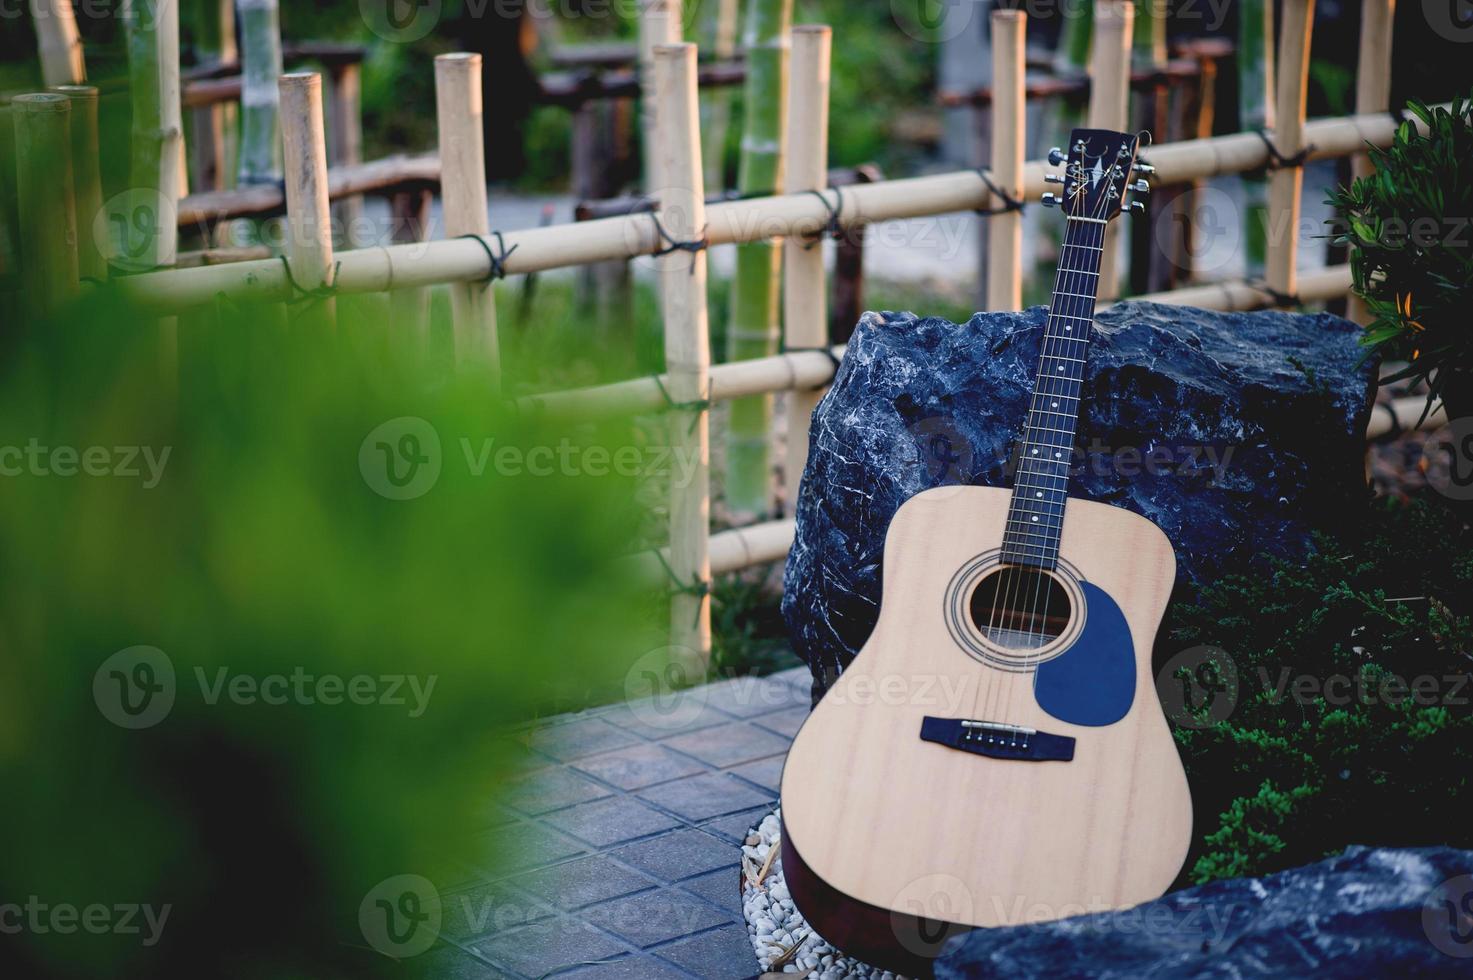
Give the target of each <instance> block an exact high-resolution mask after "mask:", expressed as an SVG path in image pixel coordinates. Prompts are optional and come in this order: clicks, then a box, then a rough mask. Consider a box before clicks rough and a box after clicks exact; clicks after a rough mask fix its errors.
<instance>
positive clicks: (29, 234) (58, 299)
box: [10, 92, 77, 316]
mask: <svg viewBox="0 0 1473 980" xmlns="http://www.w3.org/2000/svg"><path fill="white" fill-rule="evenodd" d="M10 112H11V115H12V116H13V117H14V125H15V169H16V192H17V197H18V200H19V204H20V234H21V241H22V242H23V248H21V250H20V252H21V255H20V258H21V268H22V271H23V273H24V290H23V292H24V296H25V298H24V302H25V304H26V309H27V311H28V312H29V313H31V314H32V315H33V316H45V315H48V314H51V313H55V312H56V311H57V310H58V309H60V308H61V307H62V306H64V305H65V304H66V303H67V302H69V301H70V300H71V299H72V297H74V296H75V295H76V293H77V215H76V210H75V204H74V202H73V197H72V168H71V138H72V136H71V125H70V123H71V104H70V101H69V100H68V99H67V97H66V96H65V95H60V94H57V93H55V92H47V93H38V94H31V95H18V96H16V97H15V99H14V100H13V101H12V102H11V104H10Z"/></svg>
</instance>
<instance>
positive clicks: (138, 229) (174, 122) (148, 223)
mask: <svg viewBox="0 0 1473 980" xmlns="http://www.w3.org/2000/svg"><path fill="white" fill-rule="evenodd" d="M122 9H123V23H124V25H125V29H126V33H127V43H128V91H129V94H130V96H131V100H132V108H133V128H132V139H131V156H130V167H129V186H130V188H131V189H132V191H133V195H131V200H130V204H129V207H130V210H131V211H132V212H133V213H131V214H129V215H127V216H125V218H126V220H124V221H123V222H122V223H121V224H120V225H118V226H117V227H118V229H119V231H120V232H121V233H122V235H123V237H124V241H123V242H122V244H123V246H124V247H125V248H126V254H127V255H128V257H129V262H130V263H131V264H133V265H135V266H153V267H157V266H169V265H173V264H174V260H175V257H176V255H177V254H178V233H177V228H176V219H175V215H176V214H177V211H178V207H179V197H180V195H181V192H182V189H183V186H184V166H183V163H184V153H183V143H184V130H183V123H182V121H181V117H180V102H179V6H178V4H177V2H175V0H126V2H125V3H124V5H123V8H122ZM140 207H142V208H145V209H147V210H149V211H151V212H152V213H151V214H147V215H142V216H140V214H139V213H138V209H139V208H140Z"/></svg>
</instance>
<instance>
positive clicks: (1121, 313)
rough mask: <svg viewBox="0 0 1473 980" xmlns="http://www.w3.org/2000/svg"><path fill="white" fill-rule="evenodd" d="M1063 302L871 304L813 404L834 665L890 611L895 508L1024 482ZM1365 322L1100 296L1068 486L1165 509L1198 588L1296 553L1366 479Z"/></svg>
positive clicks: (810, 488)
mask: <svg viewBox="0 0 1473 980" xmlns="http://www.w3.org/2000/svg"><path fill="white" fill-rule="evenodd" d="M1046 312H1047V311H1046V310H1045V309H1044V308H1042V307H1036V308H1034V309H1030V310H1024V311H1023V312H1021V313H979V314H977V315H976V316H974V317H972V319H971V320H969V321H968V322H967V323H965V324H954V323H951V322H949V321H946V320H942V319H939V318H926V319H921V318H918V317H916V316H915V315H914V314H911V313H878V314H877V313H866V314H865V315H864V317H863V318H862V319H861V320H860V323H859V327H858V328H857V329H856V331H855V333H854V337H853V339H852V340H851V341H850V343H849V349H848V352H847V353H846V354H845V356H844V361H843V365H842V366H841V368H840V370H839V373H838V377H837V378H835V380H834V385H833V387H832V389H831V390H830V391H829V392H828V394H827V395H825V396H824V398H823V400H822V401H821V402H820V403H819V405H818V408H817V409H816V410H815V411H814V413H813V422H812V427H811V430H810V432H811V450H810V453H809V457H808V466H807V468H806V469H805V470H804V472H803V484H802V489H801V492H800V494H799V497H798V508H797V524H798V529H797V536H796V539H795V541H794V543H793V549H792V552H791V553H790V554H789V556H788V563H787V570H786V578H785V582H784V595H783V614H784V616H785V618H786V620H787V623H788V627H789V632H790V634H791V636H792V638H793V643H794V646H795V647H796V649H797V651H798V654H799V656H801V657H803V659H804V660H805V661H807V663H808V664H809V667H810V668H812V669H813V671H814V674H815V677H816V678H821V677H822V676H832V674H833V673H834V672H835V671H836V670H838V669H841V668H842V667H844V666H847V664H848V663H849V661H850V660H851V659H852V658H853V656H854V654H855V653H857V652H858V650H859V648H860V646H861V645H863V643H864V641H865V639H866V638H868V636H869V634H870V631H871V629H873V627H874V624H875V618H876V615H877V612H878V608H879V601H880V567H881V560H880V559H881V553H882V550H883V548H884V542H885V530H886V528H887V527H888V526H889V524H890V518H891V517H892V516H894V514H895V511H896V509H897V508H898V507H899V506H900V505H901V504H902V503H904V502H905V500H906V499H908V498H909V497H910V496H911V495H912V494H915V493H917V492H919V491H921V490H925V489H927V488H929V487H933V486H938V485H941V484H945V483H977V484H982V485H986V486H1005V485H1008V484H1009V479H1008V477H1009V473H1010V464H1009V459H1008V456H1009V452H1010V449H1011V447H1012V445H1013V443H1014V442H1015V441H1016V440H1017V438H1018V435H1019V433H1020V430H1021V428H1022V425H1023V421H1024V419H1025V416H1026V415H1027V410H1028V397H1029V394H1030V393H1031V391H1032V387H1033V380H1034V371H1035V369H1036V364H1035V362H1036V360H1037V357H1038V350H1039V344H1040V341H1041V337H1042V329H1043V323H1044V319H1045V315H1046ZM1358 337H1359V328H1358V327H1356V326H1355V325H1354V324H1352V323H1350V322H1349V321H1347V320H1343V319H1340V318H1339V317H1335V316H1331V315H1329V314H1323V313H1321V314H1303V315H1301V314H1290V313H1276V312H1265V313H1217V312H1211V311H1207V310H1198V309H1191V308H1187V307H1180V306H1159V305H1156V304H1151V303H1120V304H1118V305H1116V306H1114V307H1112V308H1110V309H1108V310H1106V311H1104V312H1102V313H1100V314H1099V315H1098V316H1097V317H1096V327H1095V331H1094V340H1093V343H1092V344H1091V348H1090V354H1089V363H1088V365H1087V367H1086V371H1085V385H1084V398H1085V401H1084V407H1083V417H1082V419H1081V421H1080V426H1079V437H1080V438H1079V443H1078V444H1079V446H1080V447H1081V450H1082V453H1081V455H1079V456H1076V464H1077V465H1076V468H1075V475H1074V477H1073V480H1072V481H1071V487H1070V492H1071V493H1072V494H1074V495H1075V496H1080V497H1085V498H1088V499H1092V500H1102V501H1106V502H1109V503H1113V504H1118V505H1120V506H1122V507H1125V508H1127V509H1129V510H1133V511H1135V512H1136V513H1139V514H1142V515H1144V516H1145V517H1147V518H1149V519H1151V520H1152V521H1154V522H1155V523H1156V524H1157V525H1158V526H1160V528H1161V529H1162V530H1163V531H1165V532H1166V536H1167V537H1168V538H1170V539H1171V542H1172V544H1173V545H1174V546H1175V548H1176V555H1177V568H1178V578H1179V584H1184V585H1186V586H1187V587H1188V588H1190V587H1191V586H1192V585H1194V584H1198V583H1202V582H1205V581H1209V580H1211V579H1213V578H1215V577H1216V576H1218V575H1220V574H1222V573H1224V572H1230V571H1246V570H1248V569H1249V568H1250V567H1251V566H1252V565H1253V564H1254V563H1255V562H1257V561H1259V560H1261V559H1262V557H1263V556H1265V555H1270V554H1274V555H1291V554H1293V553H1295V552H1296V551H1298V550H1299V549H1300V548H1302V546H1303V545H1304V543H1305V540H1306V538H1307V535H1308V532H1309V530H1310V529H1311V528H1323V527H1324V526H1325V524H1326V521H1327V520H1330V519H1332V518H1333V515H1334V513H1335V512H1336V510H1337V508H1339V507H1341V506H1343V505H1344V504H1345V503H1346V502H1347V501H1348V500H1350V499H1354V498H1355V497H1358V496H1360V495H1361V494H1362V492H1363V487H1364V475H1363V469H1362V467H1363V462H1362V460H1363V456H1364V432H1365V427H1366V419H1367V414H1368V413H1369V411H1370V399H1371V395H1372V392H1373V386H1374V378H1375V366H1374V364H1372V363H1369V362H1366V361H1364V360H1363V349H1362V348H1361V347H1360V346H1359V345H1358ZM999 543H1000V542H999ZM821 683H822V680H821V679H820V684H821Z"/></svg>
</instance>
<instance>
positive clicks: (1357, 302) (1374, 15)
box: [1345, 0, 1396, 323]
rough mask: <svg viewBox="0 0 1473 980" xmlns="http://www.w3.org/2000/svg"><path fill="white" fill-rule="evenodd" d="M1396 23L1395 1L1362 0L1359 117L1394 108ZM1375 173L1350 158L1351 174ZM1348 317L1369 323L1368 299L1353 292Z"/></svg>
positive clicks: (1361, 159)
mask: <svg viewBox="0 0 1473 980" xmlns="http://www.w3.org/2000/svg"><path fill="white" fill-rule="evenodd" d="M1395 20H1396V0H1363V2H1362V4H1361V21H1360V59H1359V61H1358V62H1357V65H1356V72H1355V111H1356V113H1357V114H1362V113H1372V112H1385V111H1386V110H1387V109H1389V108H1390V107H1391V42H1392V33H1391V32H1392V26H1393V24H1394V22H1395ZM1375 170H1376V168H1375V167H1373V166H1372V165H1371V158H1370V156H1369V155H1367V154H1365V153H1357V154H1356V155H1355V156H1353V157H1351V158H1350V175H1351V177H1353V178H1355V179H1359V178H1361V177H1369V176H1370V175H1371V174H1372V173H1374V172H1375ZM1345 315H1346V317H1347V318H1349V319H1351V320H1354V321H1355V322H1357V323H1369V322H1370V320H1371V317H1370V312H1369V310H1367V309H1366V303H1365V300H1363V299H1361V298H1360V297H1359V296H1357V295H1356V294H1355V293H1351V294H1350V296H1349V300H1348V302H1347V304H1346V310H1345Z"/></svg>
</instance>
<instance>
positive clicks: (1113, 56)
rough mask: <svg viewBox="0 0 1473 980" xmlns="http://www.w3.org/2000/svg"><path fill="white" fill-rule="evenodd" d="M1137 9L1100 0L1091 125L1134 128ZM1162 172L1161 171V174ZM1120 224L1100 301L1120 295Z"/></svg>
mask: <svg viewBox="0 0 1473 980" xmlns="http://www.w3.org/2000/svg"><path fill="white" fill-rule="evenodd" d="M1134 16H1135V8H1134V7H1133V6H1132V5H1131V4H1130V2H1129V0H1109V2H1106V0H1100V2H1099V3H1097V4H1096V5H1095V20H1094V52H1093V54H1092V56H1091V58H1090V75H1091V77H1092V82H1091V84H1090V89H1089V125H1090V128H1092V129H1113V130H1116V131H1123V130H1124V129H1125V128H1126V127H1128V126H1129V125H1130V41H1131V23H1132V19H1133V18H1134ZM1158 172H1159V171H1158ZM1119 256H1120V225H1119V223H1118V222H1113V223H1111V224H1110V226H1109V227H1108V228H1106V229H1105V250H1104V251H1103V252H1102V253H1101V254H1100V279H1099V297H1100V299H1114V298H1115V297H1116V296H1118V295H1119V294H1120V273H1119V271H1118V269H1117V268H1116V263H1117V260H1118V259H1119Z"/></svg>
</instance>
